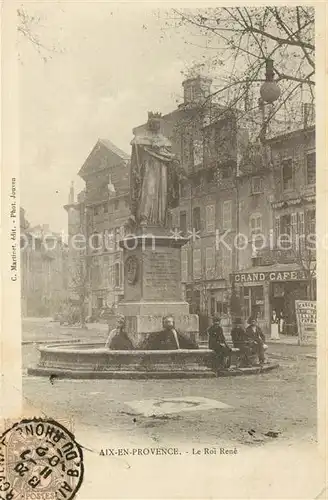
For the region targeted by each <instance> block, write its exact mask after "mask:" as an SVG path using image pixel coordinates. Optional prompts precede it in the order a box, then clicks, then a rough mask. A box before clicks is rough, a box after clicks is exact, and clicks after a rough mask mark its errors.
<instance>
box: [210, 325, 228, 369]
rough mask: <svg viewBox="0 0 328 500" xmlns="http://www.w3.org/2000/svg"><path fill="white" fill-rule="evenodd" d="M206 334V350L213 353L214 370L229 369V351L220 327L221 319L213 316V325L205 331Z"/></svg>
mask: <svg viewBox="0 0 328 500" xmlns="http://www.w3.org/2000/svg"><path fill="white" fill-rule="evenodd" d="M207 333H208V348H209V349H211V350H212V351H214V352H215V354H216V360H215V369H216V370H218V369H220V368H230V365H231V349H230V347H229V346H228V345H227V342H226V339H225V337H224V333H223V329H222V326H221V318H219V316H214V318H213V324H212V326H210V327H209V329H208V330H207Z"/></svg>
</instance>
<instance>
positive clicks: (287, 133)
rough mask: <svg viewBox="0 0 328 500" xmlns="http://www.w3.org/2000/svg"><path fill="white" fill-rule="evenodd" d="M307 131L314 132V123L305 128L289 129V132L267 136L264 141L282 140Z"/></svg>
mask: <svg viewBox="0 0 328 500" xmlns="http://www.w3.org/2000/svg"><path fill="white" fill-rule="evenodd" d="M309 132H315V125H311V126H310V127H307V128H298V129H296V130H291V131H290V132H285V133H283V134H279V135H274V136H272V137H268V138H267V139H266V142H267V143H271V142H278V141H284V140H288V139H291V138H292V137H296V136H298V135H301V134H307V133H309Z"/></svg>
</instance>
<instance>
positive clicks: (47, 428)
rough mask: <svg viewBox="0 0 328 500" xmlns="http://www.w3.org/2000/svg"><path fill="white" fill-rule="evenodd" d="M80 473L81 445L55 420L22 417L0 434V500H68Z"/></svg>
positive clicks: (82, 468) (81, 461)
mask: <svg viewBox="0 0 328 500" xmlns="http://www.w3.org/2000/svg"><path fill="white" fill-rule="evenodd" d="M83 473H84V466H83V452H82V448H81V446H80V445H79V444H78V443H77V442H76V441H75V438H74V435H73V434H72V433H71V432H70V431H68V430H67V429H66V428H65V427H64V426H63V425H62V424H59V423H58V422H56V421H55V420H51V419H41V418H33V419H26V420H21V421H20V422H17V423H15V424H14V425H13V426H12V427H10V428H9V429H7V430H6V431H5V432H4V433H3V434H2V435H1V437H0V500H16V499H24V500H52V499H54V500H70V499H72V498H74V496H75V495H76V493H77V491H78V490H79V488H80V486H81V484H82V481H83Z"/></svg>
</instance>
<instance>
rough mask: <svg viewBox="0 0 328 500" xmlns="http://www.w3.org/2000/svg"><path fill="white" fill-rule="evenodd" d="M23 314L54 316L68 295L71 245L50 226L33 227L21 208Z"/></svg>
mask: <svg viewBox="0 0 328 500" xmlns="http://www.w3.org/2000/svg"><path fill="white" fill-rule="evenodd" d="M20 226H21V252H20V259H21V305H22V315H23V316H30V317H33V316H35V317H40V316H46V317H53V316H55V315H56V314H58V313H59V312H60V310H61V308H62V306H63V303H64V302H65V301H66V299H67V291H68V281H67V259H68V249H67V246H66V244H65V243H64V242H63V240H62V238H61V236H60V235H59V234H57V233H54V232H53V231H51V230H50V229H49V226H47V225H42V226H35V227H30V226H29V224H28V222H27V221H26V219H25V213H24V210H23V209H22V210H21V218H20Z"/></svg>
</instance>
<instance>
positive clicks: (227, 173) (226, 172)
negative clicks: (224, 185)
mask: <svg viewBox="0 0 328 500" xmlns="http://www.w3.org/2000/svg"><path fill="white" fill-rule="evenodd" d="M221 172H222V179H230V177H232V167H231V166H230V165H225V166H224V167H222V168H221Z"/></svg>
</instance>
